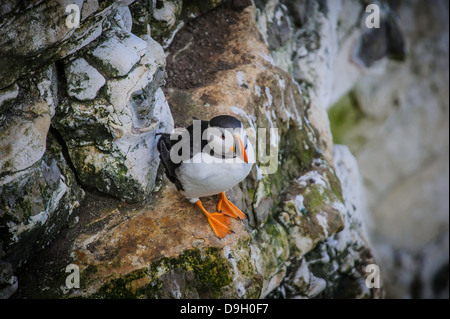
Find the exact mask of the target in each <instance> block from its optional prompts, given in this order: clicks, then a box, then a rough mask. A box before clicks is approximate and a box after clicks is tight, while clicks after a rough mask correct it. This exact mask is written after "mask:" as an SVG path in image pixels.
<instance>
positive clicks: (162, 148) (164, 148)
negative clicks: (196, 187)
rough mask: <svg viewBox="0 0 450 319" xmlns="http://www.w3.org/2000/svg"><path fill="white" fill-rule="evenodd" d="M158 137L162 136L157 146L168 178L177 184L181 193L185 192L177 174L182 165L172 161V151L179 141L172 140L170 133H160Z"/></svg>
mask: <svg viewBox="0 0 450 319" xmlns="http://www.w3.org/2000/svg"><path fill="white" fill-rule="evenodd" d="M158 135H161V137H160V138H159V140H158V144H157V147H158V151H159V158H160V159H161V162H162V163H163V165H164V168H165V169H166V176H167V178H168V179H169V180H170V181H171V182H172V183H174V184H175V186H176V187H177V189H178V190H179V191H182V190H184V189H183V185H182V184H181V182H180V180H179V179H178V177H177V175H176V174H175V170H176V169H177V168H178V167H179V166H180V164H181V163H174V162H172V160H171V159H170V149H171V148H172V146H173V145H174V144H175V143H177V142H178V140H171V139H170V134H168V133H159V134H158Z"/></svg>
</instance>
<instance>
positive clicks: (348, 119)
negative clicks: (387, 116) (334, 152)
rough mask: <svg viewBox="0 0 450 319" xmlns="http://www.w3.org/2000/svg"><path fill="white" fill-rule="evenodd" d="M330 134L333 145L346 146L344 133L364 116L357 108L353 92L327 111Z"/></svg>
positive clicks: (346, 140)
mask: <svg viewBox="0 0 450 319" xmlns="http://www.w3.org/2000/svg"><path fill="white" fill-rule="evenodd" d="M328 117H329V119H330V127H331V133H332V134H333V142H334V143H335V144H348V143H347V142H348V138H347V137H346V133H347V132H349V131H350V130H351V129H352V128H354V127H355V126H357V125H358V123H359V122H361V120H362V119H364V118H365V117H366V115H365V114H364V113H363V112H362V111H361V109H360V107H359V106H358V102H357V100H356V97H355V94H354V92H350V93H348V94H347V95H345V96H343V97H342V98H341V99H340V100H339V101H338V102H336V104H335V105H333V106H332V107H331V108H330V109H329V110H328Z"/></svg>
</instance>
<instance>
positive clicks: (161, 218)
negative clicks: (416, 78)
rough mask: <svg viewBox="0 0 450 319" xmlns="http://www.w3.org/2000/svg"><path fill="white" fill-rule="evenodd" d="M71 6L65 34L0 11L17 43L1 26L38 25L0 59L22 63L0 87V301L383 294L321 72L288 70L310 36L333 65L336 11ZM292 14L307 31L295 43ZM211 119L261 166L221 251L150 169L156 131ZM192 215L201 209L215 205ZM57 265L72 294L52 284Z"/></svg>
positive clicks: (241, 5) (311, 6)
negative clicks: (71, 277)
mask: <svg viewBox="0 0 450 319" xmlns="http://www.w3.org/2000/svg"><path fill="white" fill-rule="evenodd" d="M48 5H50V4H48ZM78 5H79V6H80V7H81V8H82V17H81V24H80V28H78V29H75V30H71V31H67V30H64V29H63V27H62V26H61V25H62V24H63V23H64V19H63V18H62V17H60V16H58V17H57V16H56V13H54V16H50V17H49V16H47V15H48V14H49V13H47V11H45V12H46V13H45V14H44V13H43V11H39V10H43V9H44V7H45V6H44V5H43V4H41V3H36V4H34V3H33V4H30V6H28V7H27V8H26V9H25V8H22V7H20V9H19V7H17V6H16V5H14V4H11V5H10V6H9V7H8V6H3V7H2V11H0V12H3V15H2V19H3V20H4V21H7V19H9V20H8V21H11V23H12V25H11V28H13V29H14V30H15V31H16V29H20V28H19V26H17V25H16V24H15V23H16V22H15V21H16V20H14V16H15V15H17V16H18V17H22V19H25V20H24V21H27V20H26V17H30V16H31V15H33V14H35V15H38V19H37V20H38V21H41V24H40V27H39V28H38V29H37V30H36V38H33V33H31V31H29V32H28V33H26V37H31V38H33V41H34V43H35V45H34V46H31V44H30V45H28V46H26V47H24V48H23V49H20V48H16V47H15V46H14V45H12V44H10V42H7V41H6V42H5V45H6V47H5V48H3V49H2V50H3V51H0V53H2V54H1V56H2V58H3V57H4V56H6V53H4V52H8V54H10V55H11V56H14V57H17V61H18V62H17V63H16V65H15V66H10V67H9V69H8V70H9V71H8V72H9V73H5V74H8V77H5V76H3V75H2V76H0V78H1V80H2V81H0V87H1V91H0V93H1V94H0V110H1V115H2V117H1V122H0V127H1V128H2V133H0V134H2V135H3V136H4V137H5V138H4V139H2V142H1V143H2V144H0V145H1V149H2V151H3V150H5V152H6V153H5V154H7V156H5V157H3V156H2V158H1V161H0V164H1V165H2V170H1V175H0V185H1V186H2V193H1V195H0V198H1V202H0V203H1V205H2V206H1V207H0V209H1V213H0V218H1V222H2V224H1V225H2V228H1V231H2V236H1V239H2V243H1V247H2V249H3V252H2V255H1V258H2V261H1V263H0V265H1V267H2V277H1V280H2V284H3V283H4V284H5V286H7V288H6V289H4V290H3V291H4V292H3V295H2V296H5V297H8V296H9V295H11V294H13V293H14V291H15V290H16V289H17V291H16V292H15V294H14V295H13V297H17V298H23V297H26V298H36V297H54V298H73V297H100V298H111V297H118V298H188V297H189V298H206V297H209V298H259V297H284V298H293V297H301V298H303V297H307V298H314V297H346V298H363V297H365V298H374V297H380V296H381V291H380V290H369V289H368V288H366V286H365V285H364V282H365V276H366V272H365V266H366V265H367V264H369V263H373V258H372V257H371V253H370V247H369V245H368V244H367V242H366V240H365V234H364V230H363V226H362V217H361V216H360V215H362V214H364V211H365V209H364V203H363V202H360V201H359V200H360V197H359V196H357V195H355V194H356V193H355V191H354V190H355V189H359V184H360V181H359V180H358V178H357V176H358V174H357V171H358V170H357V167H356V163H355V162H354V159H353V158H352V156H351V154H349V153H348V152H347V151H346V150H345V149H339V148H338V150H337V151H336V152H337V153H336V154H338V155H335V160H333V145H332V142H331V134H330V129H329V124H328V118H327V114H326V112H325V111H324V107H325V104H326V103H327V101H328V100H329V97H327V93H326V91H327V90H328V85H329V84H330V83H331V82H330V81H329V80H327V79H325V77H326V76H328V75H329V74H330V72H331V71H330V70H331V68H330V66H329V65H328V64H327V65H326V70H322V71H320V70H317V71H314V67H312V66H310V69H309V72H310V75H314V76H313V77H312V78H311V79H310V80H308V81H306V80H304V81H303V82H302V81H300V80H299V77H300V75H299V74H302V71H301V70H303V69H302V68H301V66H302V65H303V63H302V62H301V59H300V58H298V59H297V58H296V60H295V61H296V62H295V63H296V65H297V66H296V67H292V66H290V65H289V64H287V63H288V61H289V59H287V58H286V57H287V56H289V54H292V52H294V51H295V52H298V53H299V52H300V51H298V49H299V48H300V47H297V44H298V43H301V41H306V42H307V43H309V44H311V45H312V44H313V42H314V41H313V40H314V37H318V42H317V43H315V46H314V45H312V46H310V45H309V44H308V48H309V49H308V50H309V51H308V52H307V53H306V54H311V56H310V57H309V58H308V59H310V60H311V61H313V60H314V57H315V56H319V57H322V58H324V59H326V60H327V61H329V60H331V58H332V56H333V54H335V53H334V51H333V52H330V51H329V49H331V48H333V49H334V50H337V48H336V47H333V46H332V45H331V44H330V40H329V37H328V32H329V31H330V30H331V31H332V33H333V34H335V33H336V28H337V18H336V14H337V13H336V12H335V10H338V11H339V7H338V6H336V7H335V4H334V2H333V1H328V2H326V3H325V2H323V3H321V5H317V4H315V3H312V2H310V1H306V2H304V3H303V4H302V5H303V6H302V5H300V7H295V6H294V7H291V6H290V5H288V4H284V3H283V2H278V1H268V2H265V3H264V4H263V3H259V2H257V3H256V7H255V6H253V4H252V3H251V2H249V1H244V2H238V1H226V2H225V3H222V4H219V2H218V1H207V2H201V4H199V3H197V2H195V1H194V2H193V1H162V2H157V3H153V2H152V3H150V2H148V3H147V2H136V3H125V2H123V1H122V2H121V5H122V6H121V7H119V6H118V4H117V3H112V2H111V3H110V2H104V3H103V2H102V3H97V2H96V1H80V2H79V4H78ZM55 6H56V5H55ZM58 6H59V7H58V8H60V7H61V6H64V4H61V3H58ZM324 6H325V7H324ZM356 6H357V7H358V8H359V6H360V4H356ZM45 8H47V7H45ZM55 8H56V7H55ZM213 8H214V9H213ZM288 8H290V9H292V10H294V9H295V10H294V12H297V14H298V15H296V14H291V13H290V12H291V11H290V10H288ZM324 8H329V10H328V9H327V10H325V9H324ZM211 9H213V10H211ZM299 10H300V11H299ZM302 10H304V11H302ZM54 12H59V11H58V10H56V11H54ZM83 12H84V13H83ZM306 16H308V17H309V19H310V20H309V21H310V22H311V23H312V22H314V21H316V24H312V25H308V26H307V27H306V28H305V29H304V31H305V32H304V33H297V32H296V31H295V30H297V29H301V30H303V29H302V25H305V26H306V25H307V22H306V20H305V18H306ZM3 20H2V21H3ZM45 21H50V22H51V21H54V22H55V23H56V24H55V25H56V31H51V32H50V31H49V30H48V28H49V26H47V25H46V24H45V23H44V22H45ZM299 21H300V22H299ZM22 23H24V22H22ZM316 27H317V28H316ZM58 28H59V29H58ZM312 30H314V32H313V31H312ZM43 32H44V33H45V32H50V33H51V35H52V36H49V37H47V38H45V41H43V42H42V45H38V44H36V43H37V42H36V41H38V40H39V37H41V34H42V33H43ZM52 32H54V33H52ZM333 36H334V35H333ZM153 37H154V38H153ZM155 39H156V40H157V41H158V42H157V41H155ZM22 40H23V39H21V41H22ZM299 41H300V42H299ZM333 45H334V44H333ZM21 50H22V51H23V52H22V51H21ZM299 54H300V53H299ZM166 55H167V57H166ZM0 61H3V60H0ZM289 63H290V62H289ZM311 63H312V62H311ZM25 65H29V67H30V71H31V70H33V71H35V75H34V76H28V74H29V73H28V72H26V71H25V69H24V67H25ZM311 65H313V64H311ZM314 72H315V73H314ZM313 73H314V74H313ZM297 81H299V82H300V85H299V84H298V82H297ZM169 106H170V108H169ZM217 114H232V115H234V116H236V117H238V118H239V119H240V120H241V121H242V122H243V123H244V125H245V126H246V127H248V132H249V135H250V139H251V141H252V142H253V143H254V145H255V146H256V147H257V149H258V152H259V153H258V162H257V164H258V166H255V167H254V168H253V170H252V172H251V174H250V175H249V177H248V178H247V179H246V180H245V181H243V182H242V183H241V184H240V185H237V186H235V187H234V188H233V189H231V190H230V191H228V196H229V197H230V199H231V200H232V201H233V202H234V203H235V204H236V205H237V206H238V207H240V208H241V209H242V210H243V211H244V212H245V213H246V214H247V216H248V219H247V220H245V221H243V222H238V221H235V220H233V221H232V226H233V229H234V231H235V233H234V234H231V235H228V236H227V237H226V238H225V239H223V240H218V239H217V238H216V237H215V236H214V234H213V233H212V231H211V229H210V227H209V225H208V223H207V221H206V219H205V218H204V216H203V214H202V213H201V211H199V210H198V209H197V208H196V207H195V206H193V205H191V204H189V202H188V201H187V200H186V199H184V198H183V197H182V196H181V195H180V194H179V193H177V192H176V191H175V187H174V186H173V185H171V184H170V183H169V181H168V180H167V179H165V177H164V175H163V174H162V170H158V168H159V158H158V155H159V154H158V153H157V150H156V147H155V146H156V141H157V139H156V133H158V132H169V131H171V130H172V128H173V127H174V126H182V125H186V124H190V123H191V121H192V117H197V118H201V119H208V118H210V117H212V116H214V115H217ZM28 127H30V131H31V132H33V134H30V135H29V137H28V139H24V140H23V141H22V142H21V143H16V142H17V141H18V140H19V139H20V137H21V136H22V135H26V134H25V133H26V131H27V129H28ZM260 129H266V131H265V132H263V131H261V130H260ZM270 129H273V130H272V131H271V130H270ZM2 155H3V154H2ZM355 176H356V177H355ZM349 180H350V181H349ZM341 185H342V186H343V187H342V188H341ZM84 196H85V199H84V200H83V197H84ZM204 203H205V207H206V208H207V209H208V210H211V211H212V210H214V207H215V205H216V203H217V196H212V197H210V198H205V199H204ZM78 206H79V208H78V209H76V208H77V207H78ZM44 248H45V249H44ZM37 252H39V254H37ZM70 264H72V265H76V266H78V268H79V270H80V288H70V287H68V286H67V285H66V278H67V275H68V273H66V267H67V266H68V265H70ZM37 276H39V278H40V280H39V281H36V280H34V279H33V278H36V277H37Z"/></svg>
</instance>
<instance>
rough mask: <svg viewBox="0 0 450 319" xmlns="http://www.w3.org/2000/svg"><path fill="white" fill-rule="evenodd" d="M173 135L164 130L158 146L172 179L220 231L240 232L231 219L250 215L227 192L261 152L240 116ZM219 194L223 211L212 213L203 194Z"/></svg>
mask: <svg viewBox="0 0 450 319" xmlns="http://www.w3.org/2000/svg"><path fill="white" fill-rule="evenodd" d="M177 130H178V132H177V131H175V132H173V133H158V135H160V138H159V140H158V143H157V149H158V151H159V154H160V156H159V157H160V159H161V162H162V164H163V166H164V168H165V174H166V176H167V178H168V179H169V180H170V181H171V182H172V183H173V184H175V186H176V188H177V190H178V191H179V192H180V193H181V194H182V195H184V196H185V197H186V198H187V199H188V200H189V201H190V202H191V203H192V204H196V205H197V206H198V207H199V208H200V210H201V211H202V212H203V213H204V214H205V216H206V219H207V220H208V223H209V225H210V226H211V228H212V230H213V232H214V234H215V235H216V236H217V237H218V238H219V239H222V238H224V237H225V236H226V235H227V234H230V233H234V232H233V231H232V229H231V221H230V218H235V219H238V220H243V219H245V218H246V216H245V214H244V213H243V212H242V211H241V210H240V209H239V208H237V207H236V206H235V205H234V204H233V203H232V202H230V201H229V200H228V198H227V197H226V195H225V191H227V190H229V189H230V188H232V187H233V186H235V185H237V184H238V183H240V182H241V181H242V180H243V179H245V178H246V177H247V175H248V174H249V173H250V171H251V169H252V166H253V164H254V163H255V152H254V148H253V146H252V144H251V143H250V141H249V139H248V137H247V134H246V132H245V129H244V127H243V125H242V123H241V121H239V120H238V119H237V118H235V117H234V116H231V115H218V116H215V117H213V118H211V119H210V120H209V121H204V120H197V119H194V121H193V124H191V125H189V126H188V127H186V128H185V129H183V128H182V129H181V130H180V129H177ZM216 194H219V201H218V203H217V211H215V212H208V211H207V210H206V209H205V208H204V207H203V204H202V201H201V200H200V198H201V197H206V196H211V195H216Z"/></svg>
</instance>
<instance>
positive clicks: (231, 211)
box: [217, 192, 247, 219]
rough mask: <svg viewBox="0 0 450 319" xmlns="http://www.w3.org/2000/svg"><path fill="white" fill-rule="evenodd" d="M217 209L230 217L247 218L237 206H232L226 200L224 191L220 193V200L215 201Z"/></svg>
mask: <svg viewBox="0 0 450 319" xmlns="http://www.w3.org/2000/svg"><path fill="white" fill-rule="evenodd" d="M217 211H218V212H221V213H222V214H224V215H227V216H230V217H232V218H237V219H246V218H247V217H246V216H245V214H244V213H243V212H241V210H240V209H239V208H237V207H236V206H234V204H233V203H232V202H230V201H229V200H228V198H227V197H226V196H225V193H224V192H222V193H220V200H219V202H218V203H217Z"/></svg>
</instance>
